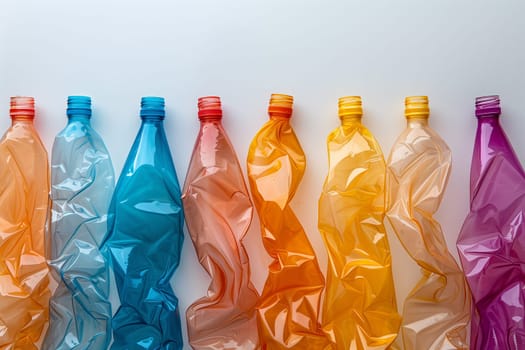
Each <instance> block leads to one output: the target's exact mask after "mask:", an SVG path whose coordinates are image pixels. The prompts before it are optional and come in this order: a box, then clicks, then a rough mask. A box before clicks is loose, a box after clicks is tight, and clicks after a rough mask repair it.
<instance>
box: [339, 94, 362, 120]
mask: <svg viewBox="0 0 525 350" xmlns="http://www.w3.org/2000/svg"><path fill="white" fill-rule="evenodd" d="M337 104H338V107H339V108H338V115H339V119H341V122H342V123H343V124H346V123H355V122H360V121H361V117H362V116H363V102H362V100H361V96H343V97H340V98H339V100H338V103H337Z"/></svg>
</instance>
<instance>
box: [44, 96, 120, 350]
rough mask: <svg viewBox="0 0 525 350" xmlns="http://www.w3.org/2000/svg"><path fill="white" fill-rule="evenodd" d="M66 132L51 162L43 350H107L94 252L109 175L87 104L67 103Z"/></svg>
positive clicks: (104, 292) (105, 311)
mask: <svg viewBox="0 0 525 350" xmlns="http://www.w3.org/2000/svg"><path fill="white" fill-rule="evenodd" d="M67 103H68V106H67V116H68V123H67V126H66V127H65V128H64V129H63V130H62V131H61V132H60V133H59V134H58V135H57V136H56V138H55V142H54V144H53V152H52V157H51V200H52V208H51V225H50V232H49V233H48V234H49V236H48V237H47V240H48V255H49V258H50V260H49V265H50V266H51V270H52V271H53V272H54V275H55V277H56V279H57V281H58V288H57V289H56V291H55V294H54V295H53V297H52V298H51V301H50V323H49V328H48V330H47V334H46V337H45V340H44V343H43V349H46V350H47V349H48V350H66V349H83V350H84V349H92V350H98V349H100V350H102V349H107V347H108V346H109V343H110V340H111V304H110V302H109V301H108V292H109V267H108V264H107V263H106V259H105V258H104V256H103V255H102V254H101V252H100V250H99V248H100V245H101V244H102V242H103V240H104V237H105V235H106V232H107V221H108V209H109V204H110V201H111V196H112V194H113V189H114V186H115V175H114V172H113V165H112V163H111V158H110V156H109V154H108V150H107V149H106V146H105V145H104V142H103V141H102V139H101V137H100V136H99V135H98V134H97V133H96V132H95V130H93V128H92V127H91V124H90V118H91V98H89V97H86V96H70V97H69V98H68V102H67Z"/></svg>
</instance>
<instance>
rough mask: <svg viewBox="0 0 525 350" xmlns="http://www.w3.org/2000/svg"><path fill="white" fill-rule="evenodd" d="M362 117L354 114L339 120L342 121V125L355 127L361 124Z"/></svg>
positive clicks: (341, 117)
mask: <svg viewBox="0 0 525 350" xmlns="http://www.w3.org/2000/svg"><path fill="white" fill-rule="evenodd" d="M362 117H363V116H362V115H360V114H353V115H343V116H340V117H339V119H341V125H353V124H361V119H362Z"/></svg>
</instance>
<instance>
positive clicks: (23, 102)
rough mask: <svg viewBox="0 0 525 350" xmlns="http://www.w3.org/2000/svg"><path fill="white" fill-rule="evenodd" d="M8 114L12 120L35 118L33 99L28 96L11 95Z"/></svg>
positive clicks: (30, 119)
mask: <svg viewBox="0 0 525 350" xmlns="http://www.w3.org/2000/svg"><path fill="white" fill-rule="evenodd" d="M9 114H10V115H11V119H12V120H13V121H22V120H28V121H32V120H33V119H34V118H35V99H34V98H33V97H28V96H15V97H11V103H10V109H9Z"/></svg>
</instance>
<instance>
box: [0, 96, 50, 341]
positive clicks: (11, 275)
mask: <svg viewBox="0 0 525 350" xmlns="http://www.w3.org/2000/svg"><path fill="white" fill-rule="evenodd" d="M34 116H35V109H34V100H33V98H32V97H13V98H11V119H12V125H11V127H10V128H9V129H8V130H7V132H6V133H5V135H4V137H3V138H2V139H1V140H0V179H1V181H0V208H1V209H0V320H1V321H0V349H24V350H29V349H37V346H36V343H37V342H38V341H39V339H40V337H41V335H42V331H43V329H44V326H45V325H46V322H47V320H48V308H49V306H48V303H49V297H50V292H49V279H48V267H47V264H46V259H45V251H44V229H45V222H46V216H47V210H48V204H49V203H48V202H49V165H48V161H47V153H46V151H45V149H44V146H43V144H42V142H41V141H40V138H39V137H38V134H37V132H36V130H35V128H34V126H33V118H34Z"/></svg>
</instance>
